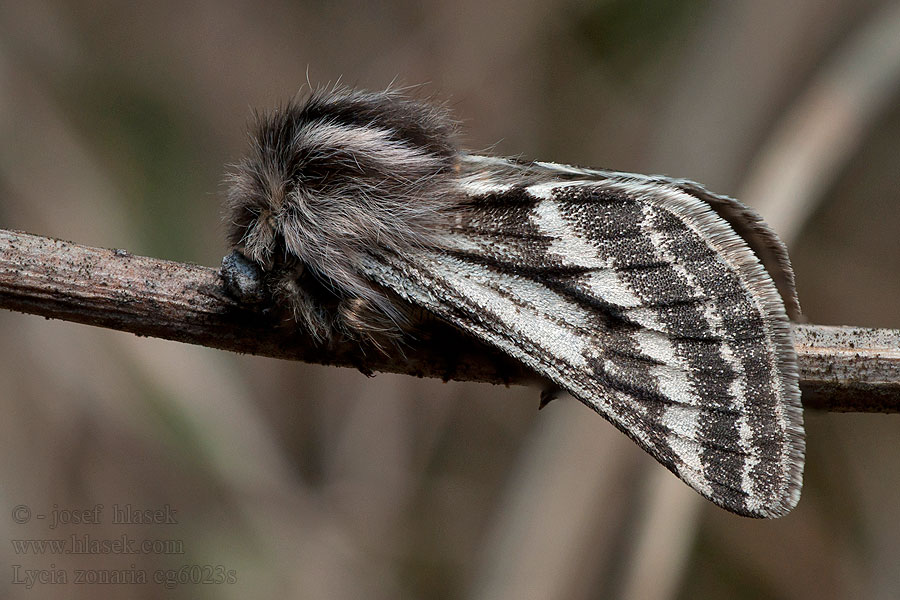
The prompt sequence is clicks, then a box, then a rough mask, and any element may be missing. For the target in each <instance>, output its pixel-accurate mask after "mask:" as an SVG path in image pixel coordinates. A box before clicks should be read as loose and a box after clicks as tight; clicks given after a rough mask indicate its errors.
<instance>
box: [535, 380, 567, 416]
mask: <svg viewBox="0 0 900 600" xmlns="http://www.w3.org/2000/svg"><path fill="white" fill-rule="evenodd" d="M563 393H565V390H564V389H563V388H561V387H560V386H558V385H556V384H555V383H553V382H552V381H547V383H546V387H544V389H543V390H541V404H540V406H538V410H541V409H542V408H544V407H545V406H547V405H548V404H550V403H551V402H552V401H554V400H556V399H557V398H559V397H560V396H561V395H562V394H563Z"/></svg>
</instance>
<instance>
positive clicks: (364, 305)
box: [337, 297, 407, 350]
mask: <svg viewBox="0 0 900 600" xmlns="http://www.w3.org/2000/svg"><path fill="white" fill-rule="evenodd" d="M397 308H398V314H397V315H388V314H386V313H385V312H384V310H383V309H382V308H381V306H379V305H378V304H377V303H375V302H373V301H371V300H368V299H366V298H358V297H354V298H345V299H343V300H341V301H340V302H339V303H338V307H337V320H338V323H339V326H340V328H341V329H342V330H343V331H345V332H346V333H347V335H349V336H351V337H354V338H357V339H362V340H366V341H369V342H371V343H372V345H374V346H375V347H377V348H380V349H382V350H383V349H384V345H385V344H386V343H388V342H397V341H399V339H400V338H401V337H402V336H403V332H404V325H405V324H406V323H407V319H406V318H405V311H404V310H403V309H402V308H400V307H399V306H398V307H397Z"/></svg>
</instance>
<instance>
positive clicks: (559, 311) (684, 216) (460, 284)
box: [367, 179, 804, 517]
mask: <svg viewBox="0 0 900 600" xmlns="http://www.w3.org/2000/svg"><path fill="white" fill-rule="evenodd" d="M466 210H467V212H466V213H465V214H464V215H463V217H462V218H461V219H460V220H459V222H458V223H457V224H456V225H454V226H453V227H452V229H451V231H450V232H449V234H448V235H447V237H446V247H443V248H440V249H417V250H414V251H411V252H409V253H406V254H404V255H403V256H399V255H385V256H377V257H372V258H371V260H370V262H369V264H368V265H367V271H368V275H369V276H370V277H371V278H373V279H374V280H375V281H377V282H379V283H380V284H381V285H384V286H386V287H389V288H391V289H393V290H394V291H395V292H397V293H398V294H400V295H401V296H403V297H404V298H406V299H408V300H409V301H411V302H412V303H414V304H417V305H420V306H422V307H424V308H426V309H428V310H430V311H431V312H433V313H435V314H436V315H438V316H440V317H441V318H443V319H445V320H446V321H448V322H450V323H452V324H453V325H455V326H457V327H459V328H460V329H462V330H465V331H467V332H469V333H471V334H473V335H475V336H476V337H478V338H480V339H482V340H484V341H486V342H488V343H490V344H492V345H494V346H496V347H497V348H500V349H502V350H503V351H505V352H507V353H509V354H510V355H511V356H513V357H515V358H516V359H518V360H520V361H521V362H522V363H524V364H526V365H527V366H529V367H530V368H532V369H534V370H535V371H537V372H538V373H541V374H542V375H544V376H546V377H548V378H549V379H551V380H552V381H554V382H555V383H557V384H558V385H560V386H561V387H563V388H565V389H566V390H567V391H569V392H570V393H571V394H572V395H573V396H575V397H576V398H578V399H579V400H581V401H582V402H584V403H585V404H587V405H588V406H589V407H591V408H592V409H594V410H595V411H596V412H598V413H600V414H601V415H602V416H604V417H605V418H606V419H608V420H609V421H610V422H612V423H613V424H614V425H615V426H616V427H618V428H619V429H620V430H622V431H623V432H624V433H626V434H627V435H628V436H629V437H631V438H632V439H634V441H636V442H637V443H638V444H639V445H640V446H641V447H643V448H644V449H645V450H646V451H647V452H649V453H650V454H651V455H652V456H654V457H655V458H656V459H657V460H658V461H660V462H661V463H662V464H663V465H665V466H666V467H667V468H668V469H670V470H671V471H672V472H674V473H675V474H676V475H677V476H678V477H680V478H681V479H682V480H684V481H685V482H686V483H688V484H689V485H690V486H691V487H693V488H694V489H695V490H697V491H698V492H699V493H700V494H702V495H703V496H705V497H707V498H709V499H710V500H712V501H713V502H715V503H716V504H718V505H720V506H722V507H724V508H726V509H728V510H730V511H733V512H735V513H738V514H742V515H747V516H754V517H775V516H780V515H782V514H784V513H786V512H788V511H789V510H790V509H791V508H793V507H794V506H795V505H796V503H797V501H798V500H799V495H800V486H801V479H802V469H803V460H804V438H803V420H802V411H801V407H800V399H799V387H798V377H797V366H796V358H795V354H794V351H793V345H792V342H791V334H790V327H789V323H788V319H787V317H786V315H785V309H784V304H783V302H782V301H781V299H780V297H779V295H778V292H777V290H776V288H775V285H774V283H773V282H772V279H771V277H769V276H768V274H767V273H766V272H765V270H764V269H763V267H762V265H761V264H760V262H759V261H758V260H757V259H756V257H755V256H754V254H753V253H752V251H751V250H750V248H749V247H748V246H747V244H746V243H745V242H744V241H743V240H742V239H741V238H740V237H738V236H737V235H736V234H735V233H734V231H733V230H732V229H731V227H730V226H729V225H728V223H727V222H726V221H724V220H723V219H722V218H720V217H719V216H717V215H716V214H715V212H714V211H713V210H711V209H710V207H709V206H708V205H707V204H706V203H705V202H703V200H701V199H700V198H698V197H696V196H693V195H691V194H690V193H688V192H686V191H685V190H683V189H680V188H677V187H676V186H665V185H662V184H660V183H659V182H654V183H649V182H634V181H632V182H627V181H617V180H613V179H609V180H592V181H565V182H559V181H550V182H544V183H536V184H532V185H530V186H523V187H518V188H511V187H510V186H508V185H507V186H502V187H498V188H497V189H494V190H491V189H490V187H489V186H481V187H479V188H478V197H477V198H476V199H475V201H474V202H473V203H472V204H471V206H470V207H469V208H467V209H466Z"/></svg>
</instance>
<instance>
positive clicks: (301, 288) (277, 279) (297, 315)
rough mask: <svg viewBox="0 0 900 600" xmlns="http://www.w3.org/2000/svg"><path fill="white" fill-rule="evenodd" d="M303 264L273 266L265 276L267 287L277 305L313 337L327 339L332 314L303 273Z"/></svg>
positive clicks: (331, 333) (331, 328)
mask: <svg viewBox="0 0 900 600" xmlns="http://www.w3.org/2000/svg"><path fill="white" fill-rule="evenodd" d="M304 275H305V273H304V269H303V265H302V264H300V263H297V264H295V265H282V266H279V267H276V269H275V270H273V271H272V272H271V273H269V275H268V277H267V287H268V288H269V291H270V293H271V294H272V298H273V299H274V300H275V303H276V304H277V305H278V306H281V307H284V308H285V309H286V310H287V311H288V313H289V315H290V316H291V318H293V319H294V321H296V322H297V323H299V324H300V326H301V327H303V328H304V330H305V331H306V332H307V333H309V334H310V335H311V336H312V337H313V339H315V340H316V341H318V342H324V341H328V340H330V339H331V338H333V337H334V336H335V327H334V320H335V319H334V316H333V315H332V314H331V313H330V311H329V310H328V308H327V307H326V305H325V303H324V302H323V298H322V297H321V295H320V294H316V293H315V290H316V288H315V286H310V285H309V282H308V279H310V278H308V277H305V276H304Z"/></svg>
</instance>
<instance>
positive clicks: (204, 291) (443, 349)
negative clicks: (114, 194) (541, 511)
mask: <svg viewBox="0 0 900 600" xmlns="http://www.w3.org/2000/svg"><path fill="white" fill-rule="evenodd" d="M0 308H5V309H9V310H17V311H21V312H25V313H32V314H37V315H41V316H44V317H47V318H54V319H64V320H67V321H75V322H77V323H85V324H88V325H95V326H98V327H106V328H109V329H118V330H121V331H129V332H131V333H134V334H137V335H143V336H152V337H159V338H163V339H168V340H176V341H179V342H186V343H190V344H198V345H202V346H209V347H211V348H219V349H222V350H231V351H233V352H241V353H247V354H259V355H262V356H271V357H275V358H284V359H290V360H300V361H304V362H309V363H318V364H324V365H336V366H349V367H356V368H359V369H361V370H363V371H364V372H374V371H383V372H391V373H405V374H409V375H416V376H420V377H438V378H441V379H444V380H451V379H452V380H459V381H486V382H492V383H506V384H517V383H528V382H533V381H535V380H537V379H538V378H537V377H536V376H535V375H534V374H533V373H531V372H530V371H528V370H527V369H525V368H524V367H522V366H521V365H519V364H518V363H516V362H515V361H513V360H512V359H510V358H508V357H506V356H505V355H504V354H502V353H500V352H498V351H496V350H494V349H492V348H490V347H488V346H486V345H483V344H481V343H479V342H477V341H475V340H472V339H471V338H468V337H467V336H464V335H462V334H459V333H457V332H456V331H455V330H453V329H452V328H450V327H441V326H435V327H434V328H432V329H430V330H428V331H425V332H423V333H422V335H420V336H419V339H418V340H417V341H415V342H412V343H411V345H410V346H409V347H408V348H407V349H405V351H404V352H403V353H402V355H401V354H400V353H391V354H390V355H388V354H385V353H381V352H378V351H377V350H374V349H371V348H369V349H365V348H362V347H360V345H359V344H357V343H354V342H351V341H336V342H332V343H330V344H327V345H317V344H315V343H314V342H313V341H312V340H311V339H309V338H308V337H307V336H305V335H303V333H302V332H300V331H298V330H297V329H296V328H295V327H291V326H290V324H288V323H284V322H283V321H282V320H281V319H280V318H279V317H277V316H275V315H271V314H267V313H266V312H265V311H263V312H255V311H249V310H246V309H243V308H242V307H240V306H239V305H237V304H236V303H235V302H234V301H233V300H232V299H231V298H230V297H229V296H228V295H227V294H226V293H225V292H224V290H223V288H222V282H221V279H220V277H219V272H218V270H216V269H212V268H209V267H202V266H198V265H193V264H184V263H177V262H172V261H167V260H160V259H156V258H149V257H144V256H134V255H132V254H130V253H128V252H125V251H123V250H107V249H100V248H91V247H87V246H80V245H77V244H73V243H71V242H65V241H62V240H57V239H51V238H45V237H40V236H35V235H31V234H27V233H22V232H16V231H6V230H0ZM794 334H795V345H796V348H797V353H798V355H799V357H800V380H801V387H802V389H803V401H804V404H805V405H806V406H808V407H812V408H820V409H824V410H832V411H865V412H900V331H894V330H884V329H863V328H858V327H826V326H821V325H796V326H795V327H794Z"/></svg>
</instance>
